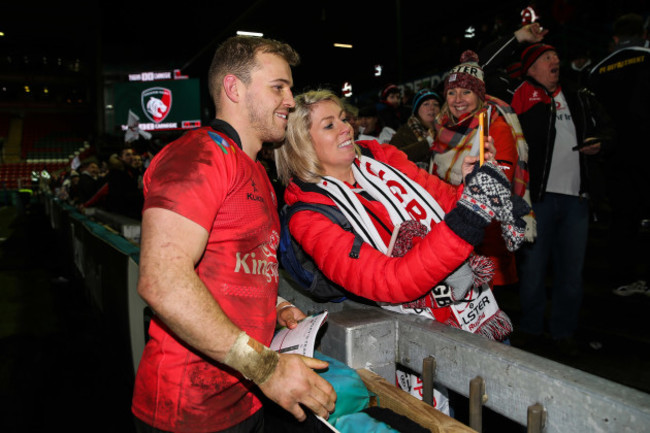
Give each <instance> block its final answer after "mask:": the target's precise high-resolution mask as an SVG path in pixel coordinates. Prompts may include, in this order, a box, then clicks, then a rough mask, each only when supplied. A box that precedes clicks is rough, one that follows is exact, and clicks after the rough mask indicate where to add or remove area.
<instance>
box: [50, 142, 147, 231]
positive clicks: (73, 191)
mask: <svg viewBox="0 0 650 433" xmlns="http://www.w3.org/2000/svg"><path fill="white" fill-rule="evenodd" d="M152 156H153V155H152V154H151V153H150V152H144V153H137V152H136V150H135V148H134V147H133V146H130V145H125V146H124V147H123V148H122V149H120V150H119V152H116V153H113V154H111V155H109V156H108V158H106V159H100V158H98V157H96V156H93V157H90V158H88V159H86V160H83V161H80V162H79V164H78V165H77V167H76V168H75V169H71V170H68V171H63V172H61V173H53V175H52V176H51V179H50V182H49V185H48V189H49V190H50V191H51V192H52V193H53V194H54V195H55V196H56V197H57V198H58V199H59V200H62V201H64V202H66V203H68V204H70V205H72V206H75V207H76V208H78V209H79V211H81V212H84V210H85V209H86V208H90V207H97V208H101V209H104V210H106V211H108V212H112V213H115V214H119V215H122V216H126V217H129V218H132V219H136V220H140V219H141V218H142V216H141V214H142V204H143V200H144V198H143V194H142V176H143V175H144V171H145V168H146V165H147V164H148V162H149V161H150V159H151V157H152Z"/></svg>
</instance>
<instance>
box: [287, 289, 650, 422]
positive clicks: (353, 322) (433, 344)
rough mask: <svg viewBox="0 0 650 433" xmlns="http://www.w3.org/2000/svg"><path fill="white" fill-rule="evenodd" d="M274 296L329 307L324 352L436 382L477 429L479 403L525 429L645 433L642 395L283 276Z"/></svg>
mask: <svg viewBox="0 0 650 433" xmlns="http://www.w3.org/2000/svg"><path fill="white" fill-rule="evenodd" d="M280 295H281V296H283V297H284V298H286V299H288V300H290V301H292V302H293V303H294V304H295V305H297V306H298V307H300V308H301V309H303V311H305V312H306V313H313V312H317V311H322V310H324V309H327V310H328V311H329V312H330V314H329V318H328V325H327V329H326V330H325V332H324V334H323V336H322V338H321V342H320V345H321V346H320V350H321V351H322V352H323V353H325V354H326V355H328V356H331V357H333V358H336V359H338V360H340V361H342V362H345V363H346V364H347V365H349V366H350V367H352V368H355V369H358V368H366V369H369V370H371V371H373V372H375V373H377V374H379V375H380V376H382V377H384V378H385V379H387V380H389V381H391V382H393V383H394V381H395V368H396V364H399V365H403V366H405V367H408V368H410V369H411V370H413V371H415V372H417V373H419V374H421V375H422V378H423V381H424V382H425V386H429V387H431V386H432V383H433V382H434V381H435V382H436V383H439V384H441V385H443V386H445V387H447V388H449V389H450V390H453V391H454V392H456V393H458V394H460V395H463V396H465V397H468V399H469V404H470V425H469V426H470V427H472V428H473V429H475V430H477V431H479V432H480V431H482V429H481V423H482V421H481V413H482V412H481V411H482V408H483V407H488V408H490V409H491V410H493V411H494V412H496V413H499V414H501V415H503V416H505V417H507V418H508V419H510V420H513V421H515V422H517V423H519V424H521V425H522V426H527V429H528V432H545V433H560V432H561V433H566V432H571V433H580V432H585V433H586V432H589V433H592V432H615V433H621V432H630V433H632V432H634V433H638V432H643V431H650V395H649V394H646V393H643V392H640V391H637V390H635V389H632V388H629V387H626V386H623V385H620V384H617V383H614V382H612V381H609V380H606V379H603V378H600V377H597V376H595V375H592V374H588V373H585V372H583V371H580V370H577V369H575V368H572V367H568V366H566V365H563V364H560V363H557V362H555V361H551V360H548V359H546V358H542V357H540V356H537V355H534V354H531V353H528V352H525V351H522V350H520V349H517V348H515V347H512V346H509V345H506V344H502V343H497V342H494V341H490V340H488V339H486V338H484V337H481V336H478V335H475V334H471V333H468V332H465V331H461V330H459V329H455V328H451V327H449V326H445V325H442V324H440V323H437V322H434V321H431V320H428V319H424V318H421V317H417V316H407V315H400V314H398V313H394V312H391V311H387V310H383V309H380V308H377V307H372V306H367V305H363V304H358V303H356V302H352V301H344V302H342V303H320V302H315V301H313V300H312V299H311V298H309V297H307V296H305V295H304V294H303V293H302V292H300V291H299V290H297V289H296V288H295V286H294V285H293V283H291V282H290V281H289V280H287V279H286V278H281V282H280ZM429 378H430V379H429ZM427 382H429V383H428V384H427ZM429 392H430V391H429ZM425 395H426V393H425Z"/></svg>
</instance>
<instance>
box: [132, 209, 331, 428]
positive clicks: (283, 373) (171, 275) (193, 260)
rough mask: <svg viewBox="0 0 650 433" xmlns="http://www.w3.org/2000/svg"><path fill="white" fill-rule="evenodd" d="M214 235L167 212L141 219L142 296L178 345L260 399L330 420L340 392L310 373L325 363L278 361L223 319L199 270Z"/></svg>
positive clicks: (302, 359)
mask: <svg viewBox="0 0 650 433" xmlns="http://www.w3.org/2000/svg"><path fill="white" fill-rule="evenodd" d="M207 240H208V232H207V231H206V230H205V229H204V228H203V227H201V226H200V225H198V224H196V223H195V222H193V221H191V220H189V219H187V218H185V217H183V216H181V215H179V214H177V213H175V212H172V211H169V210H166V209H162V208H155V207H154V208H148V209H147V210H145V211H144V213H143V216H142V238H141V249H140V275H139V280H138V293H139V294H140V296H142V298H143V299H144V300H145V301H146V302H147V303H148V304H149V306H150V307H151V308H152V309H153V310H154V311H155V313H156V315H157V316H158V317H160V319H161V320H162V321H163V322H164V323H165V324H166V325H167V326H168V327H169V328H170V329H171V330H172V332H174V333H175V334H176V335H177V336H178V337H179V338H181V339H182V340H183V341H185V342H186V343H187V344H189V345H191V346H192V347H194V348H195V349H197V350H199V351H200V352H201V353H203V354H205V355H207V356H209V357H210V358H212V359H215V360H216V361H219V362H221V363H224V364H226V365H228V366H230V367H232V368H234V369H235V370H237V371H239V372H240V373H242V374H243V375H244V376H245V377H246V378H248V379H250V380H252V381H253V382H255V383H256V384H257V385H258V386H259V387H260V389H261V390H262V392H264V394H266V395H267V396H268V397H269V398H270V399H272V400H273V401H275V402H276V403H278V404H279V405H280V406H282V407H283V408H285V409H286V410H288V411H289V412H291V413H292V414H293V415H294V416H295V417H296V418H298V419H299V420H303V419H304V418H305V413H304V411H303V409H302V408H301V407H300V404H303V405H305V406H306V407H308V408H309V409H311V410H312V411H313V412H314V413H316V414H318V415H320V416H322V417H324V418H327V417H328V416H329V413H330V412H332V411H333V410H334V404H335V401H336V393H335V392H334V390H333V388H332V386H331V385H330V384H329V383H328V382H327V381H326V380H325V379H323V378H322V377H320V376H319V375H317V374H316V373H314V372H313V371H312V368H326V367H327V365H328V364H327V362H324V361H320V360H317V359H312V358H306V357H302V356H299V355H279V354H278V353H277V352H275V351H272V350H271V349H269V348H267V347H265V346H264V345H262V344H261V343H260V342H258V341H256V340H254V339H253V338H250V337H249V336H248V335H247V334H246V333H245V332H244V331H242V330H241V329H239V328H238V327H237V326H235V324H234V323H232V322H231V321H230V319H229V318H228V317H227V316H226V315H225V313H224V312H223V310H222V309H221V307H220V306H219V304H218V303H217V301H216V300H215V299H214V298H213V297H212V295H211V294H210V292H209V291H208V290H207V288H206V287H205V286H204V285H203V282H202V281H201V280H200V279H199V278H198V276H197V274H196V272H195V271H194V267H195V265H196V264H197V263H198V261H199V260H200V258H201V256H202V255H203V251H204V249H205V246H206V244H207Z"/></svg>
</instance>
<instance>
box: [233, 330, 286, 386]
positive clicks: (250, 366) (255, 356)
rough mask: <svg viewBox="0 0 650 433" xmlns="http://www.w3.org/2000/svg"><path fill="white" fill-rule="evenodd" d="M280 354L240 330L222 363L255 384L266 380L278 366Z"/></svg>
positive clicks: (260, 383)
mask: <svg viewBox="0 0 650 433" xmlns="http://www.w3.org/2000/svg"><path fill="white" fill-rule="evenodd" d="M279 360H280V355H279V354H278V353H277V352H276V351H274V350H271V349H269V348H268V347H266V346H264V345H263V344H262V343H260V342H259V341H257V340H255V339H253V338H251V337H249V336H248V334H246V333H245V332H244V331H241V332H240V333H239V335H238V336H237V339H236V340H235V343H234V344H233V345H232V347H231V348H230V350H229V351H228V354H227V355H226V358H225V359H224V360H223V363H224V364H226V365H227V366H229V367H232V368H234V369H235V370H237V371H239V372H240V373H241V374H243V375H244V377H245V378H246V379H248V380H252V381H253V382H255V383H256V384H257V385H262V384H263V383H264V382H266V381H267V380H268V379H269V378H270V377H271V375H272V374H273V372H274V371H275V368H276V367H277V366H278V362H279Z"/></svg>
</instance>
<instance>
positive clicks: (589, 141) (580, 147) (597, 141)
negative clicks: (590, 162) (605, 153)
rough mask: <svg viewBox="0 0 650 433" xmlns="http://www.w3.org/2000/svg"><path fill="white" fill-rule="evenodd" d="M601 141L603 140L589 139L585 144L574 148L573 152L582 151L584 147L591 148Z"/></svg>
mask: <svg viewBox="0 0 650 433" xmlns="http://www.w3.org/2000/svg"><path fill="white" fill-rule="evenodd" d="M601 141H602V140H601V139H600V138H598V137H592V138H588V139H586V140H585V141H584V142H582V143H580V144H578V145H577V146H574V147H573V148H572V149H571V150H580V149H582V148H583V147H587V146H591V145H592V144H595V143H599V142H601Z"/></svg>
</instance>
